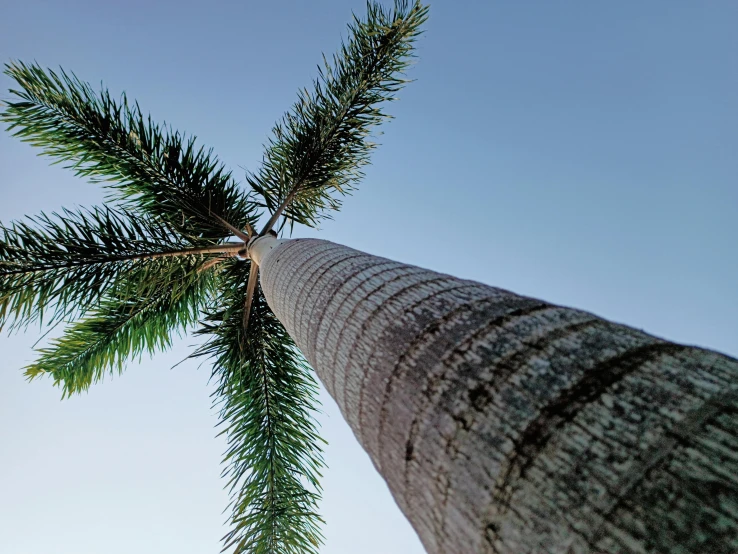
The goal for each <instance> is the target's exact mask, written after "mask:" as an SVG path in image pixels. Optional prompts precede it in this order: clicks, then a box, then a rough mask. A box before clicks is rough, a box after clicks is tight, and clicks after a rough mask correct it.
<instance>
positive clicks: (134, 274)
mask: <svg viewBox="0 0 738 554" xmlns="http://www.w3.org/2000/svg"><path fill="white" fill-rule="evenodd" d="M188 246H190V243H189V242H188V241H186V240H184V239H182V238H181V237H178V236H177V235H176V234H175V233H174V232H173V231H172V229H171V228H170V227H169V226H168V225H166V224H163V223H161V222H159V221H156V220H152V219H151V218H148V217H140V216H136V215H133V214H131V213H127V212H125V211H124V210H114V209H111V208H108V207H103V208H93V209H91V210H77V211H74V212H73V211H71V210H64V211H63V212H62V213H61V214H53V215H52V216H49V215H46V214H43V213H42V214H41V215H39V216H36V217H34V218H28V219H27V220H26V221H18V222H12V223H10V224H9V225H7V226H6V225H2V224H0V327H2V326H3V325H4V324H5V323H7V322H8V321H9V320H11V321H15V324H16V325H18V326H20V327H22V326H25V325H27V324H29V323H32V322H34V321H36V320H40V319H42V318H43V317H44V314H45V312H46V310H47V308H49V307H50V306H52V307H53V312H52V313H51V314H49V317H48V320H49V321H58V320H60V319H62V318H75V317H79V316H80V315H82V314H83V313H84V312H85V311H86V310H87V309H88V308H89V307H91V306H94V305H96V304H97V302H99V301H100V299H101V298H102V296H103V295H104V294H105V292H106V291H107V290H108V289H109V288H110V287H111V286H112V285H113V284H114V283H116V282H118V281H121V280H122V281H128V282H136V281H140V280H141V279H147V278H154V279H156V280H158V279H161V278H164V277H165V275H159V274H158V273H157V272H162V271H163V272H164V273H166V270H167V268H172V267H175V266H173V265H172V264H164V263H161V261H160V260H157V259H142V258H141V257H143V256H155V255H160V254H164V253H167V252H172V251H178V250H182V249H184V248H187V247H188ZM141 272H144V273H143V274H142V273H141ZM153 275H155V277H152V276H153Z"/></svg>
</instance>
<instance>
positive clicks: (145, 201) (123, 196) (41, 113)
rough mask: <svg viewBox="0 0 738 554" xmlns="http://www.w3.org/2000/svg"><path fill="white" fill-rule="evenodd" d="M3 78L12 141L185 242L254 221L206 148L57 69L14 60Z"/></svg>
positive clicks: (253, 211) (253, 212) (245, 198)
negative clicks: (10, 82)
mask: <svg viewBox="0 0 738 554" xmlns="http://www.w3.org/2000/svg"><path fill="white" fill-rule="evenodd" d="M5 73H6V74H7V75H9V76H10V77H11V78H13V79H14V80H15V81H16V82H17V83H18V85H19V86H20V87H21V88H20V89H19V90H11V91H10V92H11V93H12V94H13V95H14V96H15V97H16V98H17V99H18V101H15V102H8V103H7V106H6V108H5V111H4V112H3V113H1V114H0V120H2V121H4V122H5V123H8V124H9V127H8V128H9V130H11V131H13V132H14V136H17V137H19V138H20V139H21V140H24V141H26V142H29V143H30V144H32V145H34V146H37V147H40V148H41V149H42V150H43V152H44V154H47V155H49V156H51V157H53V158H56V160H57V162H66V163H67V164H68V167H70V168H71V169H73V170H74V171H75V172H76V173H77V174H78V175H81V176H84V177H87V178H89V179H91V180H93V181H96V182H103V183H104V184H105V186H106V187H108V188H109V189H111V191H112V192H113V195H112V196H113V197H114V198H115V199H117V200H124V201H126V202H127V204H128V206H129V207H135V208H136V209H137V210H142V211H144V212H145V213H147V214H148V215H149V217H155V218H158V219H161V220H163V221H166V222H167V223H168V224H169V225H170V226H172V228H174V229H175V230H177V232H179V233H181V234H182V235H184V236H187V237H189V238H190V240H192V241H199V240H205V241H206V242H213V241H217V240H221V239H223V238H225V237H227V236H230V235H231V232H230V231H229V230H228V229H227V228H225V227H224V226H223V225H221V224H220V222H219V221H218V220H217V219H216V218H215V217H213V216H218V217H219V218H221V219H222V220H224V221H227V222H229V223H231V224H232V225H234V226H236V227H237V228H244V227H245V226H246V224H248V223H253V222H254V221H255V219H256V218H257V206H256V205H255V204H254V202H253V201H252V199H251V198H250V196H249V195H248V194H246V193H245V192H243V191H242V190H240V189H239V187H238V185H237V184H236V182H235V181H234V180H233V177H232V175H231V173H230V171H227V170H226V169H225V168H224V166H223V165H222V164H221V163H220V162H219V161H218V160H217V158H216V157H215V156H214V155H213V154H212V152H211V151H208V150H205V149H204V148H203V147H201V146H200V147H198V146H197V144H196V142H195V139H194V137H187V136H185V135H182V134H180V133H179V132H175V131H172V130H171V129H168V128H167V127H166V126H160V125H158V124H156V123H154V122H152V120H151V117H150V116H144V115H143V113H142V111H141V109H140V108H139V106H138V104H133V105H130V104H129V103H128V99H127V98H126V95H125V94H123V95H121V98H120V100H119V101H116V100H114V99H113V98H112V97H111V95H110V93H109V92H108V91H107V90H106V89H102V90H101V91H100V92H99V93H95V92H94V91H93V89H92V87H90V85H89V84H87V83H84V82H82V81H80V80H79V79H78V78H77V77H76V76H74V75H70V74H67V73H65V72H64V71H63V70H62V71H60V72H59V73H56V72H54V71H51V70H46V71H44V70H43V69H42V68H41V67H39V66H38V65H35V64H34V65H25V64H23V63H13V64H9V65H6V70H5Z"/></svg>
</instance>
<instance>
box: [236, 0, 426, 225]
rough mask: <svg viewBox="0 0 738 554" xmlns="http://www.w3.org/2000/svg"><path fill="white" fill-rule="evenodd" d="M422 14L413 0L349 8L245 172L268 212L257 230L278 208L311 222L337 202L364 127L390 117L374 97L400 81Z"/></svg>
mask: <svg viewBox="0 0 738 554" xmlns="http://www.w3.org/2000/svg"><path fill="white" fill-rule="evenodd" d="M427 15H428V8H427V7H426V6H422V5H421V4H420V2H419V1H416V2H414V3H413V4H410V3H408V2H407V0H396V1H395V5H394V9H387V8H384V7H382V6H381V5H380V4H378V3H375V2H369V3H368V4H367V16H366V20H363V21H362V20H361V19H359V18H358V17H356V16H354V21H353V23H352V24H350V25H349V33H350V38H349V40H348V42H345V43H343V44H342V45H341V48H340V50H339V52H338V53H337V54H335V55H334V56H333V59H332V63H331V62H329V61H328V60H327V59H325V57H324V65H323V67H319V68H318V71H319V75H318V78H317V79H316V80H315V82H314V85H313V90H312V92H311V91H308V90H303V91H301V92H300V93H299V94H298V100H297V103H296V104H295V105H294V106H293V108H292V110H291V111H290V112H288V113H287V114H285V116H284V117H283V119H282V120H281V121H280V122H279V123H278V124H277V125H276V126H275V127H274V129H273V131H272V133H273V136H272V137H271V139H270V140H269V143H268V144H267V148H266V152H265V154H264V157H263V160H262V166H261V169H260V170H259V171H258V172H257V173H253V174H249V175H248V176H247V180H248V182H249V184H250V185H251V187H252V188H253V189H254V190H255V191H257V192H258V193H259V194H260V195H261V197H262V198H263V203H264V206H266V207H267V208H268V209H269V211H270V212H271V213H272V218H271V219H270V220H269V223H268V224H267V226H266V228H265V229H264V232H266V231H268V230H269V229H271V228H272V226H273V225H274V224H275V223H276V221H277V218H278V217H279V216H280V215H282V214H284V215H285V216H286V219H288V220H290V221H291V222H297V223H303V224H305V225H311V226H315V225H316V224H317V222H318V220H319V219H320V218H321V217H327V215H326V214H325V213H324V212H325V210H329V209H338V208H339V207H340V199H338V198H336V197H335V194H334V193H336V192H337V193H340V194H345V193H347V192H349V191H350V190H351V189H352V187H353V186H354V185H355V184H356V183H357V181H358V180H359V179H360V178H361V177H362V176H363V173H362V167H363V166H364V165H366V164H367V163H369V155H370V153H371V151H372V150H373V148H374V147H375V145H374V144H373V143H372V142H370V141H369V140H368V137H369V133H370V132H371V129H372V128H373V127H374V126H376V125H378V124H379V123H381V122H382V121H384V120H386V119H388V118H389V117H390V116H389V115H388V114H386V113H385V112H384V111H383V108H382V107H381V104H382V103H384V102H385V101H387V100H392V99H394V96H395V94H396V93H397V92H398V91H399V90H400V88H402V86H403V85H404V84H405V83H406V82H407V80H406V79H405V78H404V77H403V75H404V71H405V70H406V69H407V68H408V66H409V65H410V62H411V60H412V57H413V48H414V42H415V40H416V38H417V37H418V35H419V34H420V32H421V31H420V26H421V24H422V23H423V22H424V21H425V20H426V18H427Z"/></svg>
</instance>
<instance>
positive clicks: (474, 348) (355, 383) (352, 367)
mask: <svg viewBox="0 0 738 554" xmlns="http://www.w3.org/2000/svg"><path fill="white" fill-rule="evenodd" d="M261 262H262V264H263V265H262V277H261V283H262V287H263V290H264V293H265V295H266V298H267V301H268V302H269V305H270V306H271V308H272V309H273V310H274V312H275V314H276V315H277V317H278V318H279V319H280V321H282V323H283V324H284V325H285V327H286V328H287V330H288V332H289V333H290V335H291V336H292V337H293V338H294V340H295V342H296V343H297V345H298V346H299V347H300V349H301V350H302V352H303V353H304V354H305V356H306V357H307V359H308V361H309V362H310V364H311V365H312V366H313V368H315V370H316V372H317V374H318V376H319V378H320V380H321V381H322V382H323V384H324V385H325V387H326V388H327V389H328V392H329V393H330V394H331V395H332V396H333V398H334V399H335V400H336V402H337V403H338V406H339V407H340V409H341V411H342V413H343V415H344V417H345V418H346V420H347V421H348V423H349V425H350V426H351V428H352V429H353V431H354V434H355V435H356V438H357V439H358V440H359V442H360V443H361V445H362V446H363V447H364V449H365V450H366V451H367V452H368V454H369V456H370V457H371V459H372V461H373V462H374V465H375V466H376V468H377V470H378V471H379V472H380V474H381V475H382V476H383V477H384V479H385V480H386V481H387V484H388V485H389V488H390V490H391V492H392V494H393V496H394V498H395V500H396V501H397V504H398V505H399V506H400V508H401V509H402V511H403V512H404V513H405V515H406V516H407V518H408V519H409V520H410V522H411V524H412V525H413V527H414V528H415V530H416V531H417V533H418V535H419V536H420V539H421V540H422V542H423V544H424V545H425V548H426V549H427V551H428V552H429V553H431V554H436V553H438V554H441V553H444V554H450V553H454V554H456V553H458V554H470V553H471V554H474V553H480V554H481V553H492V552H498V553H503V552H505V553H508V552H509V553H518V554H520V553H524V552H551V553H558V552H561V553H563V552H700V553H710V554H712V553H719V552H724V553H728V552H738V494H737V493H738V425H736V423H737V421H736V419H737V418H736V414H737V413H738V403H737V401H736V399H737V398H738V379H737V377H738V360H734V359H732V358H729V357H727V356H724V355H721V354H718V353H715V352H711V351H708V350H704V349H700V348H694V347H689V346H683V345H679V344H673V343H670V342H666V341H664V340H661V339H659V338H656V337H653V336H650V335H647V334H645V333H643V332H641V331H638V330H636V329H632V328H630V327H626V326H623V325H618V324H615V323H611V322H609V321H606V320H604V319H601V318H599V317H597V316H594V315H592V314H590V313H587V312H583V311H579V310H573V309H569V308H563V307H560V306H554V305H551V304H548V303H546V302H542V301H540V300H536V299H533V298H527V297H523V296H518V295H516V294H513V293H511V292H508V291H505V290H501V289H497V288H493V287H489V286H486V285H483V284H480V283H476V282H472V281H465V280H461V279H457V278H455V277H450V276H448V275H442V274H439V273H435V272H433V271H428V270H425V269H420V268H418V267H413V266H408V265H405V264H401V263H397V262H393V261H390V260H386V259H384V258H378V257H376V256H371V255H368V254H364V253H362V252H358V251H356V250H352V249H350V248H346V247H344V246H340V245H337V244H333V243H330V242H326V241H321V240H312V239H308V240H292V241H286V242H284V243H282V244H280V245H275V248H274V250H272V251H271V252H270V253H269V254H268V255H266V256H265V257H264V259H263V260H261Z"/></svg>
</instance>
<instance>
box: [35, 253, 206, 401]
mask: <svg viewBox="0 0 738 554" xmlns="http://www.w3.org/2000/svg"><path fill="white" fill-rule="evenodd" d="M154 264H155V265H156V266H158V267H148V268H146V271H145V272H144V273H146V274H148V276H149V277H151V278H146V277H145V276H143V275H142V277H143V278H140V279H135V280H128V281H124V280H120V281H118V282H117V283H116V286H115V287H114V290H112V291H111V292H110V293H109V294H107V295H105V297H104V298H103V299H102V300H101V302H100V303H99V305H98V306H97V307H96V308H95V309H93V310H92V311H91V312H90V313H89V314H88V315H87V316H86V317H85V318H84V319H82V320H81V321H78V322H77V323H75V324H73V325H72V326H71V327H69V328H68V329H66V330H65V332H64V334H63V335H62V336H61V337H60V338H58V339H54V340H53V341H52V342H51V346H50V347H48V348H42V349H40V354H41V355H40V357H39V358H38V359H37V360H36V361H35V362H34V363H32V364H31V365H29V366H27V367H26V368H25V369H26V375H27V376H29V377H30V378H34V377H38V376H40V375H44V374H49V375H51V376H52V377H53V379H54V383H55V384H59V385H61V386H62V387H63V394H62V395H63V396H69V395H71V394H73V393H78V392H82V391H86V390H87V389H88V388H89V387H90V385H91V384H93V383H95V382H97V381H99V380H101V379H102V378H103V376H104V375H105V374H106V373H108V372H110V373H115V372H118V373H120V372H122V370H123V365H124V362H126V361H128V360H129V359H131V358H135V357H136V356H140V355H141V354H142V353H143V352H148V353H150V354H154V353H155V352H157V351H160V350H164V349H166V348H167V347H169V346H170V344H171V340H172V335H173V334H175V333H177V334H181V333H182V332H183V331H185V330H186V329H187V328H191V327H192V326H193V325H194V324H195V323H197V321H198V318H199V316H200V312H201V310H202V308H203V307H204V304H205V303H206V302H207V300H208V299H209V298H210V295H211V294H212V288H213V282H214V281H213V275H212V272H201V271H198V269H199V268H200V267H201V266H202V260H201V259H200V258H199V257H195V256H189V257H184V258H166V259H161V258H159V259H156V260H155V261H154ZM165 265H166V266H170V267H162V266H165ZM164 275H166V277H164Z"/></svg>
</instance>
